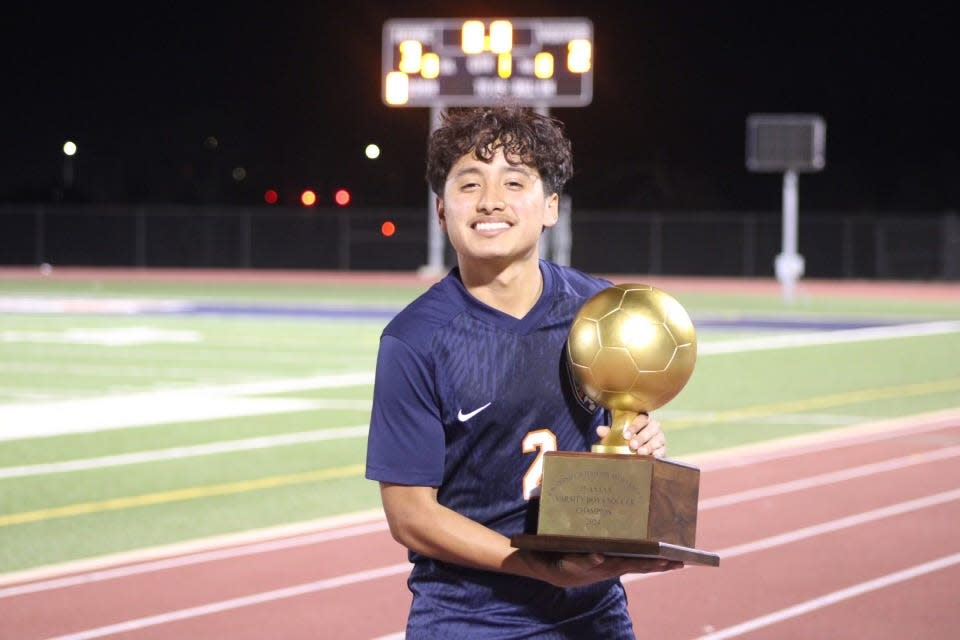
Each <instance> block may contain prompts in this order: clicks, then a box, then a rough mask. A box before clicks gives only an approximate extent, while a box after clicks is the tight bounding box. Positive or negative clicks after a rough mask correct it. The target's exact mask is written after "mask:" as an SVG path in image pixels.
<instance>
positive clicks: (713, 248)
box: [0, 204, 960, 280]
mask: <svg viewBox="0 0 960 640" xmlns="http://www.w3.org/2000/svg"><path fill="white" fill-rule="evenodd" d="M388 220H389V221H391V222H392V223H393V224H394V225H395V228H396V231H395V233H394V234H393V235H391V236H387V235H384V234H383V233H382V231H381V225H382V224H383V223H384V222H385V221H388ZM429 223H430V224H435V223H434V222H433V221H432V220H430V221H429ZM427 225H428V216H427V213H426V211H425V210H423V209H421V210H413V209H402V210H394V209H391V210H374V209H336V210H329V209H315V208H314V209H307V208H299V209H298V208H277V207H255V208H210V207H207V208H193V207H160V206H149V207H147V206H140V207H135V206H134V207H122V206H103V205H96V206H95V205H83V206H79V205H49V204H44V205H0V264H6V265H29V264H43V263H49V264H54V265H75V266H118V267H197V268H203V267H217V268H244V269H322V270H400V271H409V270H414V269H417V268H419V267H422V266H423V265H424V264H426V261H427V242H428V241H427ZM570 229H571V237H572V245H571V248H570V253H569V263H570V264H572V265H573V266H576V267H578V268H581V269H583V270H586V271H590V272H594V273H649V274H663V275H716V276H772V275H773V261H774V258H775V256H776V255H777V253H779V252H780V250H781V224H780V215H779V212H772V211H764V212H754V213H742V212H737V213H730V212H683V213H673V212H671V213H657V212H646V211H640V212H638V211H587V210H577V209H574V211H573V214H572V217H571V220H570ZM799 252H800V253H801V254H802V255H803V256H804V258H805V261H806V272H805V276H806V277H813V278H842V279H851V278H857V279H863V278H866V279H900V280H911V279H914V280H919V279H923V280H957V279H960V218H958V216H957V214H956V213H944V214H921V213H904V214H902V215H889V214H885V215H883V216H869V215H863V214H857V215H852V214H841V213H835V214H829V213H823V212H818V213H803V212H801V214H800V226H799ZM449 255H450V252H449V251H447V256H448V261H449Z"/></svg>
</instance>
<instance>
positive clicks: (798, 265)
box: [773, 170, 804, 302]
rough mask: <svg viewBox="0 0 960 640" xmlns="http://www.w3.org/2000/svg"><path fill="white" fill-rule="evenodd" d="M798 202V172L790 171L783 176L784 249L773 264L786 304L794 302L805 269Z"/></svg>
mask: <svg viewBox="0 0 960 640" xmlns="http://www.w3.org/2000/svg"><path fill="white" fill-rule="evenodd" d="M797 200H798V198H797V172H796V171H792V170H790V171H787V172H786V173H784V174H783V230H782V231H783V238H782V244H783V247H782V251H781V253H780V254H779V255H777V258H776V260H774V263H773V266H774V272H775V273H776V275H777V280H779V281H780V286H781V288H782V290H783V300H784V302H792V301H793V294H794V289H795V288H796V284H797V281H798V280H799V279H800V277H801V276H802V275H803V269H804V263H803V256H801V255H800V254H799V253H798V252H797Z"/></svg>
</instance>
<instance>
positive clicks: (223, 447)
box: [0, 425, 369, 480]
mask: <svg viewBox="0 0 960 640" xmlns="http://www.w3.org/2000/svg"><path fill="white" fill-rule="evenodd" d="M368 431H369V425H360V426H356V427H339V428H336V429H317V430H314V431H300V432H297V433H285V434H280V435H275V436H261V437H256V438H243V439H240V440H226V441H221V442H213V443H210V444H198V445H192V446H185V447H170V448H168V449H154V450H151V451H138V452H136V453H123V454H118V455H113V456H101V457H99V458H81V459H77V460H65V461H63V462H49V463H44V464H30V465H23V466H19V467H0V480H2V479H4V478H23V477H27V476H38V475H44V474H50V473H65V472H68V471H86V470H89V469H103V468H105V467H119V466H122V465H127V464H142V463H146V462H158V461H161V460H180V459H183V458H192V457H197V456H209V455H216V454H220V453H233V452H236V451H253V450H256V449H267V448H270V447H280V446H287V445H293V444H303V443H306V442H321V441H324V440H340V439H346V438H362V437H365V436H366V435H367V432H368Z"/></svg>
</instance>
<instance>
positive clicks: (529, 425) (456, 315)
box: [366, 261, 632, 640]
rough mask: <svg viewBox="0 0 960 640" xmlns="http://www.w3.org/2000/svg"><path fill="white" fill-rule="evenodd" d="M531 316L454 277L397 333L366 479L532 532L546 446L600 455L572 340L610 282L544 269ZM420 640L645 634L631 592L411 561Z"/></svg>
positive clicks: (404, 317)
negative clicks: (576, 380)
mask: <svg viewBox="0 0 960 640" xmlns="http://www.w3.org/2000/svg"><path fill="white" fill-rule="evenodd" d="M540 270H541V273H542V274H543V292H542V294H541V296H540V299H539V300H538V301H537V303H536V304H535V305H534V307H533V308H532V309H531V310H530V312H529V313H527V315H526V316H525V317H523V318H522V319H517V318H514V317H512V316H510V315H508V314H504V313H502V312H500V311H498V310H496V309H493V308H491V307H489V306H487V305H485V304H484V303H482V302H480V301H479V300H477V299H476V298H474V297H473V296H472V295H470V294H469V293H468V292H467V290H466V288H465V287H464V286H463V283H462V282H461V281H460V278H459V272H458V271H457V270H456V269H454V270H453V271H452V272H451V273H450V274H449V275H447V276H446V277H445V278H444V279H443V280H441V281H440V282H438V283H437V284H435V285H434V286H433V287H431V288H430V289H429V290H428V291H427V292H425V293H424V294H423V295H422V296H420V297H419V298H417V299H416V300H415V301H414V302H412V303H411V304H410V305H409V306H408V307H407V308H406V309H404V310H403V311H401V312H400V313H399V314H398V315H397V316H396V317H395V318H394V319H393V320H392V321H391V322H390V324H389V325H388V326H387V327H386V329H385V330H384V332H383V335H382V337H381V341H380V351H379V355H378V359H377V373H376V383H375V388H374V397H373V411H372V416H371V420H370V436H369V441H368V447H367V474H366V475H367V478H369V479H372V480H377V481H381V482H388V483H392V484H402V485H415V486H429V487H436V488H437V489H438V492H437V499H438V501H439V502H440V504H442V505H444V506H446V507H448V508H450V509H453V510H454V511H457V512H458V513H460V514H462V515H464V516H466V517H468V518H470V519H472V520H474V521H476V522H479V523H481V524H483V525H485V526H487V527H489V528H491V529H494V530H496V531H498V532H500V533H502V534H504V535H506V536H510V535H513V534H517V533H521V532H523V530H524V522H525V519H526V517H527V508H528V505H529V498H530V496H531V494H534V493H535V492H536V490H537V486H538V484H539V479H540V470H541V467H540V465H541V463H542V461H541V456H542V454H543V453H544V452H545V451H549V450H561V451H588V450H589V449H590V445H591V444H592V443H593V442H595V441H596V439H597V436H596V426H597V425H599V424H601V423H602V422H603V420H604V417H605V416H604V415H603V412H602V411H598V410H596V408H595V407H593V406H591V405H590V403H588V402H585V401H584V400H583V399H581V398H580V396H579V395H578V394H577V393H576V392H575V390H574V385H573V384H572V380H571V378H570V374H569V371H568V368H567V366H566V360H565V358H566V357H565V354H564V345H565V342H566V338H567V334H568V332H569V328H570V323H571V321H572V319H573V316H574V315H575V314H576V312H577V310H578V309H579V308H580V306H581V305H582V304H583V303H584V302H585V301H586V300H587V299H588V298H589V297H591V296H592V295H593V294H595V293H596V292H598V291H599V290H601V289H603V288H605V287H607V286H609V283H608V282H606V281H604V280H600V279H597V278H594V277H591V276H588V275H586V274H583V273H581V272H579V271H576V270H574V269H569V268H565V267H560V266H557V265H555V264H553V263H550V262H546V261H541V262H540ZM410 560H411V562H413V563H414V568H413V570H412V572H411V575H410V579H409V585H410V589H411V591H412V592H413V595H414V599H413V605H412V608H411V612H410V619H409V623H408V630H407V634H408V636H407V637H408V638H410V640H415V639H416V638H430V637H443V638H450V637H460V638H501V637H502V638H525V637H537V638H543V637H558V638H565V637H570V638H574V637H575V638H593V637H604V638H607V637H609V638H620V637H632V631H631V626H630V620H629V618H628V617H627V615H626V610H625V604H624V594H623V587H622V586H621V585H620V583H619V581H617V580H612V581H607V582H602V583H598V584H595V585H591V586H589V587H583V588H577V589H560V588H557V587H554V586H552V585H549V584H547V583H545V582H541V581H538V580H532V579H527V578H522V577H518V576H513V575H506V574H500V573H494V572H486V571H479V570H475V569H469V568H465V567H461V566H457V565H452V564H449V563H444V562H440V561H437V560H433V559H431V558H427V557H424V556H422V555H419V554H417V553H413V552H411V553H410Z"/></svg>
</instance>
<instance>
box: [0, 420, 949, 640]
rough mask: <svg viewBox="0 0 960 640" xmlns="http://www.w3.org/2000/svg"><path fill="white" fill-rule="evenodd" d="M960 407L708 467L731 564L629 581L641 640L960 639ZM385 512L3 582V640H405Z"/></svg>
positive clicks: (400, 561) (400, 564)
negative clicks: (390, 639)
mask: <svg viewBox="0 0 960 640" xmlns="http://www.w3.org/2000/svg"><path fill="white" fill-rule="evenodd" d="M958 459H960V411H948V412H941V413H938V414H930V415H928V416H924V417H922V418H917V419H914V420H910V421H908V420H900V421H890V422H887V423H883V424H878V425H874V426H873V428H871V429H856V430H848V431H846V432H844V435H842V436H839V437H838V436H828V437H827V439H823V437H820V439H817V440H814V439H805V440H801V439H798V440H796V441H794V442H792V443H791V446H790V447H781V448H777V449H774V448H767V449H765V450H761V449H753V450H746V449H742V450H739V451H736V452H728V453H727V454H724V455H722V456H719V455H718V456H713V457H709V458H708V457H704V458H701V459H698V460H695V463H696V464H697V465H698V466H699V467H700V468H701V470H702V479H701V506H700V514H699V518H700V520H699V522H698V527H697V531H698V541H697V543H698V544H697V546H698V547H700V548H702V549H708V550H710V551H716V552H718V553H720V555H721V565H720V567H719V568H707V567H697V566H691V567H687V568H685V569H682V570H680V571H676V572H671V573H667V574H653V575H647V576H643V575H632V576H627V577H625V579H624V581H625V583H626V586H627V591H628V594H629V598H630V611H631V614H632V616H633V619H634V623H635V626H636V627H637V630H638V637H641V638H642V637H657V638H665V639H671V638H677V639H681V638H682V639H689V638H698V637H703V638H709V639H711V640H719V639H721V638H734V637H735V638H776V639H778V640H781V639H790V638H805V639H806V638H874V639H880V640H885V639H893V638H897V639H899V638H903V637H911V638H948V637H955V636H954V634H955V633H956V630H957V629H958V628H960V607H957V595H956V589H957V585H960V537H958V536H957V535H956V534H957V523H958V522H960V460H958ZM408 570H409V565H407V564H406V554H405V552H404V550H403V549H401V548H400V547H399V546H398V545H397V544H396V543H395V542H393V540H392V539H391V538H390V535H389V533H388V532H387V530H386V525H385V524H384V522H383V520H382V519H381V518H374V519H371V520H369V521H366V522H360V523H358V524H351V525H341V526H339V527H336V528H331V529H326V530H320V531H316V532H312V533H306V534H299V535H296V536H292V537H286V538H279V539H270V540H264V541H261V542H258V543H253V544H245V545H240V546H234V547H226V548H221V549H213V550H207V551H202V552H197V553H194V554H189V555H180V556H171V557H167V558H163V559H160V560H151V561H144V562H140V563H133V564H127V565H122V566H111V567H103V568H100V569H98V570H96V571H88V572H86V573H79V574H72V575H64V576H56V577H53V578H45V579H43V580H35V581H33V582H26V583H22V584H12V585H6V586H2V587H0V638H11V639H12V638H16V639H18V640H34V639H40V638H73V639H75V640H80V639H82V638H101V637H109V638H137V639H138V640H144V639H149V638H178V639H179V638H191V639H202V638H217V639H221V638H231V639H232V640H244V639H247V638H250V639H253V638H258V639H259V638H267V637H269V638H284V639H285V640H298V639H300V638H304V639H306V638H310V639H315V638H337V639H344V640H349V639H354V638H356V639H362V640H369V639H372V638H379V637H382V636H390V635H395V637H399V633H400V632H401V631H402V629H403V626H404V622H405V618H406V611H407V607H408V606H409V594H408V592H407V590H406V587H405V584H404V580H405V577H406V574H407V572H408Z"/></svg>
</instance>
